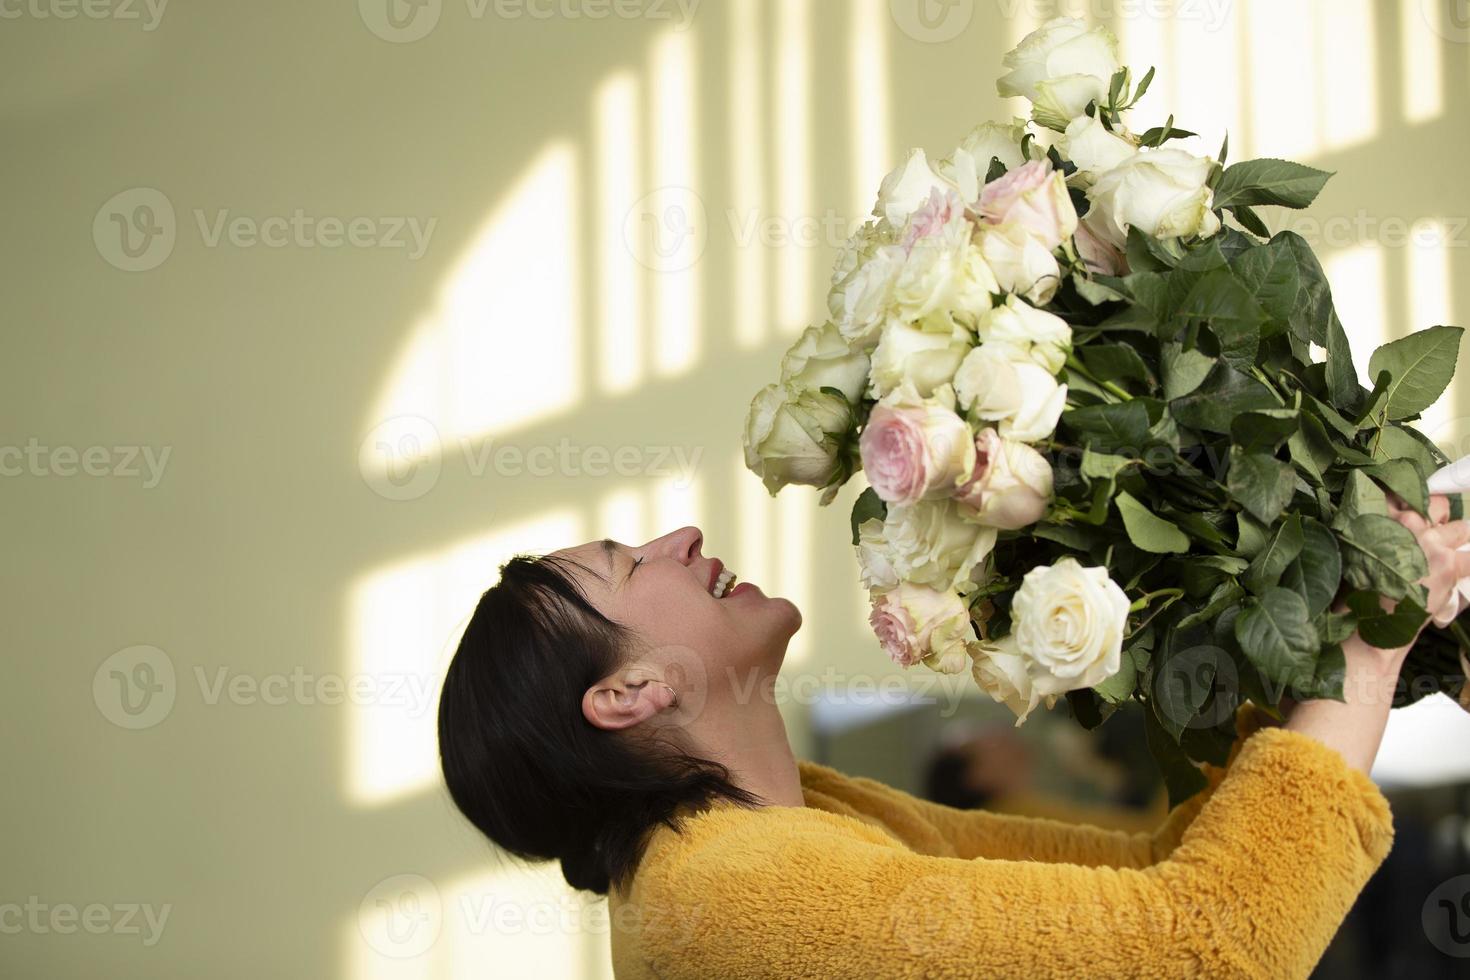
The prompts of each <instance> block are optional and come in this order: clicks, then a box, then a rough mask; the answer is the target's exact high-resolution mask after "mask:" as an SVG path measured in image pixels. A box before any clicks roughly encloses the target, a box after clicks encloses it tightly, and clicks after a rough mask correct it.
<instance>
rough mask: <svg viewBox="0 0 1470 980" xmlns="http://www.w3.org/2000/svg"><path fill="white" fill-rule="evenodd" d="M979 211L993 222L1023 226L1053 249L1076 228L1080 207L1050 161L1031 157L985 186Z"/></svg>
mask: <svg viewBox="0 0 1470 980" xmlns="http://www.w3.org/2000/svg"><path fill="white" fill-rule="evenodd" d="M977 210H978V211H979V212H980V216H981V218H982V219H983V220H984V221H985V222H986V223H987V224H991V225H1012V226H1020V228H1022V229H1024V230H1025V232H1026V234H1027V235H1029V236H1030V237H1031V238H1034V239H1036V240H1037V241H1039V242H1041V243H1042V244H1043V245H1045V246H1046V248H1047V249H1054V248H1056V247H1058V246H1059V245H1061V244H1062V242H1064V241H1066V240H1067V239H1068V238H1070V237H1071V235H1072V233H1073V232H1075V231H1076V230H1077V209H1076V208H1074V207H1073V206H1072V198H1071V197H1070V196H1069V195H1068V194H1067V184H1066V181H1065V180H1064V179H1063V177H1062V174H1061V172H1060V171H1056V170H1053V169H1052V168H1051V161H1049V160H1032V161H1031V162H1030V163H1024V164H1022V165H1021V166H1019V167H1017V168H1016V169H1015V170H1012V171H1009V172H1008V173H1006V174H1005V176H1003V177H1001V178H1000V179H998V180H994V181H991V182H990V183H989V184H986V185H985V188H984V189H983V190H982V191H981V192H980V203H979V205H978V208H977Z"/></svg>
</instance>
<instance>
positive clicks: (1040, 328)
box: [975, 295, 1072, 374]
mask: <svg viewBox="0 0 1470 980" xmlns="http://www.w3.org/2000/svg"><path fill="white" fill-rule="evenodd" d="M975 333H976V335H977V336H978V337H979V338H980V340H981V341H982V342H984V343H987V344H989V343H1001V344H1010V345H1011V346H1013V347H1017V348H1020V349H1021V350H1023V351H1025V352H1026V354H1027V355H1028V356H1029V357H1030V358H1031V359H1032V360H1033V361H1035V362H1036V363H1037V364H1040V365H1041V366H1042V367H1044V368H1046V369H1047V370H1048V371H1050V372H1051V373H1052V374H1057V373H1059V372H1060V371H1061V370H1062V366H1063V365H1065V364H1066V363H1067V355H1068V354H1070V353H1071V351H1072V328H1071V327H1070V326H1069V325H1068V324H1067V321H1066V320H1063V319H1062V318H1061V317H1059V316H1057V315H1056V314H1055V313H1048V312H1047V311H1046V310H1039V309H1037V308H1036V307H1034V306H1032V305H1030V304H1029V303H1027V302H1026V301H1025V300H1023V299H1021V298H1020V297H1018V296H1015V295H1011V296H1007V297H1006V301H1005V302H1004V303H1002V304H1000V305H999V306H996V307H993V308H992V309H990V310H988V311H987V312H986V313H985V314H984V315H983V316H981V317H980V318H979V319H978V320H977V321H976V323H975Z"/></svg>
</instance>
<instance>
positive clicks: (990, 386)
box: [954, 341, 1067, 442]
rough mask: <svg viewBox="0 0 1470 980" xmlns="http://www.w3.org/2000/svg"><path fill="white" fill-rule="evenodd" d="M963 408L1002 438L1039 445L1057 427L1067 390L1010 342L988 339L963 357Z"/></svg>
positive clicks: (959, 383) (958, 391) (957, 383)
mask: <svg viewBox="0 0 1470 980" xmlns="http://www.w3.org/2000/svg"><path fill="white" fill-rule="evenodd" d="M954 390H955V395H956V396H957V397H958V399H959V404H960V407H961V408H963V409H964V410H965V411H967V412H969V413H970V414H971V415H972V416H973V417H974V418H977V419H982V420H984V421H986V422H995V423H996V427H997V428H998V429H1000V434H1001V435H1002V436H1004V437H1005V438H1007V439H1014V440H1017V441H1019V442H1040V441H1041V440H1043V439H1046V438H1047V437H1049V436H1050V435H1051V434H1052V433H1053V432H1055V431H1056V428H1057V419H1059V418H1061V415H1062V409H1064V408H1065V407H1066V405H1067V386H1066V385H1060V384H1057V379H1056V376H1055V375H1053V374H1052V373H1051V372H1050V371H1048V370H1047V369H1046V368H1044V367H1042V366H1041V365H1039V364H1037V363H1036V362H1035V361H1033V360H1032V359H1031V358H1030V356H1029V355H1027V353H1026V352H1025V351H1024V350H1022V349H1020V348H1018V347H1015V346H1013V345H1011V344H1007V343H1002V342H999V341H987V342H986V343H983V344H981V345H980V346H979V347H976V348H975V349H974V350H972V351H970V352H969V353H968V354H966V355H965V359H964V360H963V361H961V362H960V366H959V370H958V371H957V372H955V376H954Z"/></svg>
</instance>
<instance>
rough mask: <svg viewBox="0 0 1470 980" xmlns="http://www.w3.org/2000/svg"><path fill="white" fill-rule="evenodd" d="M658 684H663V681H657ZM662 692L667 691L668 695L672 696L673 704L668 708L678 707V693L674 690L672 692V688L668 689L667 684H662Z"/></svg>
mask: <svg viewBox="0 0 1470 980" xmlns="http://www.w3.org/2000/svg"><path fill="white" fill-rule="evenodd" d="M659 683H660V684H663V681H659ZM664 690H666V691H668V692H669V693H670V694H672V695H673V696H674V703H673V704H671V705H669V707H670V708H677V707H679V692H678V691H676V690H674V689H673V688H672V687H669V685H667V684H664Z"/></svg>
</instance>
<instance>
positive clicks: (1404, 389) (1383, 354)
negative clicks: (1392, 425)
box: [1368, 326, 1464, 419]
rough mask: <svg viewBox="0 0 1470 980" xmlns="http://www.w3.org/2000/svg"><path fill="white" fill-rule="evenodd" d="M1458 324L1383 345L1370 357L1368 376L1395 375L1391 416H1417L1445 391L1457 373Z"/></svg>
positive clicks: (1434, 328) (1391, 389)
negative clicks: (1382, 372)
mask: <svg viewBox="0 0 1470 980" xmlns="http://www.w3.org/2000/svg"><path fill="white" fill-rule="evenodd" d="M1462 333H1464V331H1463V330H1462V329H1460V328H1459V327H1442V326H1441V327H1430V328H1429V329H1428V330H1420V331H1418V332H1417V333H1411V334H1409V335H1408V336H1407V337H1404V338H1401V339H1399V340H1395V341H1393V342H1392V343H1388V344H1384V345H1383V346H1382V347H1380V348H1378V349H1377V350H1376V351H1374V352H1373V356H1372V357H1371V358H1369V359H1368V375H1369V376H1370V377H1374V378H1376V377H1378V374H1379V372H1381V371H1387V372H1388V373H1389V374H1391V375H1392V376H1393V382H1392V383H1391V384H1390V386H1389V389H1388V417H1389V418H1391V419H1402V418H1408V417H1409V416H1411V415H1418V414H1419V413H1420V412H1422V411H1424V410H1425V409H1426V408H1428V407H1429V406H1430V405H1433V404H1434V403H1435V401H1436V400H1437V399H1438V398H1439V396H1440V395H1441V394H1443V392H1444V390H1445V388H1446V387H1447V386H1448V385H1449V383H1450V379H1451V378H1453V377H1454V376H1455V361H1456V358H1457V357H1458V355H1459V351H1460V335H1461V334H1462Z"/></svg>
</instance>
